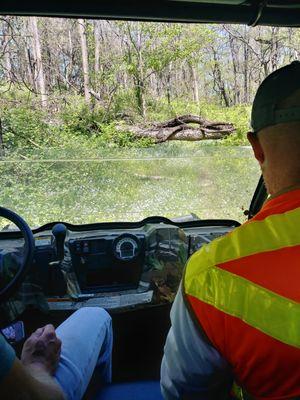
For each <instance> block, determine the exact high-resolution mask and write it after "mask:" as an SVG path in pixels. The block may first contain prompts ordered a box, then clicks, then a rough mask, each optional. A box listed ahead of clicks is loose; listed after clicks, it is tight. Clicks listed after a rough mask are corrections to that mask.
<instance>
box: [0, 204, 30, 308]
mask: <svg viewBox="0 0 300 400" xmlns="http://www.w3.org/2000/svg"><path fill="white" fill-rule="evenodd" d="M0 217H3V218H6V219H8V220H9V221H11V222H13V223H14V224H15V225H16V226H17V227H18V228H19V229H20V231H21V233H22V234H23V237H24V242H25V243H24V249H23V257H22V261H21V262H20V266H19V269H18V271H17V273H16V274H15V276H14V277H13V278H12V280H11V281H10V282H9V283H8V284H7V285H6V286H5V287H3V288H1V289H0V302H2V301H5V300H7V299H8V298H9V297H11V295H12V294H13V293H14V292H15V291H16V290H17V289H18V287H19V286H20V284H21V283H22V282H23V280H24V278H25V276H26V274H27V272H28V270H29V268H30V267H31V265H32V261H33V255H34V248H35V244H34V243H35V242H34V238H33V234H32V232H31V229H30V228H29V226H28V224H27V223H26V222H25V221H24V219H23V218H21V217H20V216H19V215H18V214H16V213H15V212H13V211H11V210H8V209H7V208H4V207H0ZM0 243H1V241H0ZM0 279H1V277H0Z"/></svg>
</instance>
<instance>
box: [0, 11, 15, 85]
mask: <svg viewBox="0 0 300 400" xmlns="http://www.w3.org/2000/svg"><path fill="white" fill-rule="evenodd" d="M10 18H11V17H5V18H4V19H5V21H3V42H2V45H3V50H4V54H3V57H4V67H5V75H6V78H7V80H8V82H13V71H12V65H11V60H10V46H9V41H10V28H9V23H10Z"/></svg>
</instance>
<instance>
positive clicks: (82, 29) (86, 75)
mask: <svg viewBox="0 0 300 400" xmlns="http://www.w3.org/2000/svg"><path fill="white" fill-rule="evenodd" d="M78 31H79V36H80V43H81V57H82V71H83V82H84V97H85V101H86V102H87V103H89V102H90V99H91V94H90V72H89V59H88V45H87V37H86V24H85V20H84V19H78Z"/></svg>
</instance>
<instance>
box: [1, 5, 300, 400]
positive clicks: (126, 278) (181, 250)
mask: <svg viewBox="0 0 300 400" xmlns="http://www.w3.org/2000/svg"><path fill="white" fill-rule="evenodd" d="M0 12H1V14H2V15H22V16H36V15H39V16H48V17H72V18H82V17H84V18H103V19H122V20H140V21H160V22H162V21H165V22H193V23H217V24H222V23H239V24H245V25H249V26H255V25H258V24H261V25H272V26H286V27H297V26H299V25H300V4H299V2H298V1H296V0H285V1H283V0H269V1H268V0H263V1H261V0H258V1H257V0H247V1H242V0H215V1H204V0H194V1H189V0H165V1H152V2H141V1H129V0H128V1H123V2H118V1H109V2H105V1H102V2H95V1H92V0H87V1H85V2H73V3H70V2H68V1H65V0H61V1H51V2H49V1H44V2H38V1H34V0H32V1H29V2H27V3H26V2H23V3H20V2H18V1H9V2H2V4H1V5H0ZM266 198H267V193H266V189H265V187H264V183H263V180H262V179H260V180H259V182H258V183H257V188H256V191H255V193H253V199H252V202H251V204H249V210H248V211H247V217H248V218H251V217H252V216H254V215H255V214H256V213H257V212H258V211H259V210H260V208H261V207H262V204H263V203H264V201H265V200H266ZM0 217H1V218H3V219H5V220H7V222H6V223H5V224H4V225H5V226H6V227H8V228H7V229H3V230H2V231H0V249H1V254H0V256H1V259H0V262H1V271H2V276H1V280H0V285H1V286H0V303H1V314H0V315H1V321H0V322H1V328H2V329H4V331H5V328H7V327H10V328H9V329H12V327H13V328H14V329H13V332H10V333H11V335H12V337H11V336H10V335H9V329H8V328H7V329H6V334H7V335H8V338H9V339H10V340H11V342H12V343H13V346H14V347H15V349H16V352H17V354H19V353H20V350H21V347H22V344H23V342H24V340H25V339H26V337H28V336H29V335H30V334H31V333H32V332H33V331H34V330H36V329H37V328H38V327H40V326H41V325H44V324H47V323H52V324H53V325H54V326H58V325H59V324H61V323H62V322H63V321H64V320H65V319H66V318H67V317H68V316H70V315H71V314H72V313H73V312H74V311H76V310H78V309H80V308H82V307H86V306H92V307H93V306H100V307H103V308H104V309H106V310H107V311H108V312H109V314H110V315H111V317H112V321H113V332H114V346H113V383H112V385H111V386H110V387H109V388H107V389H106V390H109V391H111V398H112V399H119V398H120V399H121V398H122V399H127V398H128V399H133V398H135V399H137V400H138V399H146V400H147V399H149V400H151V399H152V400H154V399H159V398H161V394H160V389H159V376H160V364H161V359H162V355H163V346H164V343H165V340H166V335H167V333H168V330H169V327H170V316H169V315H170V309H171V306H172V302H173V300H174V298H175V295H176V292H177V290H178V287H179V284H180V281H181V277H182V274H183V270H184V267H185V263H186V261H187V259H188V258H189V257H190V256H191V255H192V254H193V253H194V252H195V251H197V250H198V249H199V248H200V247H201V246H202V245H203V244H205V243H209V242H210V241H211V240H214V239H215V238H218V237H220V236H222V235H225V234H227V233H228V232H230V231H231V230H233V229H234V228H235V227H237V226H239V225H240V223H241V221H235V220H231V219H199V218H195V217H193V216H188V217H183V218H177V219H168V218H166V217H162V216H159V215H153V216H149V217H147V218H145V219H143V220H141V221H137V222H122V221H120V222H95V223H86V224H77V225H76V224H71V223H69V222H68V221H64V220H63V219H62V220H60V221H49V222H48V223H47V224H45V225H43V226H40V227H37V228H33V229H31V228H30V227H29V226H28V224H27V223H26V221H25V220H24V219H23V218H22V215H20V216H19V215H17V214H16V213H14V212H12V211H10V210H7V209H6V208H3V207H1V208H0ZM18 321H22V323H23V326H24V328H25V329H24V332H25V333H24V332H23V331H22V330H23V328H22V327H21V326H20V325H18ZM23 333H24V335H23ZM18 336H20V340H17V339H18ZM101 389H102V388H101ZM101 393H102V390H100V388H99V387H98V386H97V382H96V379H93V380H92V381H91V383H90V385H89V388H88V391H87V393H86V394H85V398H86V399H98V400H99V399H101ZM126 396H127V397H126Z"/></svg>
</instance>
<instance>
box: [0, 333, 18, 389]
mask: <svg viewBox="0 0 300 400" xmlns="http://www.w3.org/2000/svg"><path fill="white" fill-rule="evenodd" d="M15 358H16V354H15V351H14V349H13V348H12V347H11V346H10V344H9V343H7V341H6V340H5V339H4V337H3V336H2V334H1V333H0V381H1V380H2V379H3V378H4V377H5V376H6V375H7V374H8V372H9V371H10V369H11V367H12V365H13V363H14V360H15Z"/></svg>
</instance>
